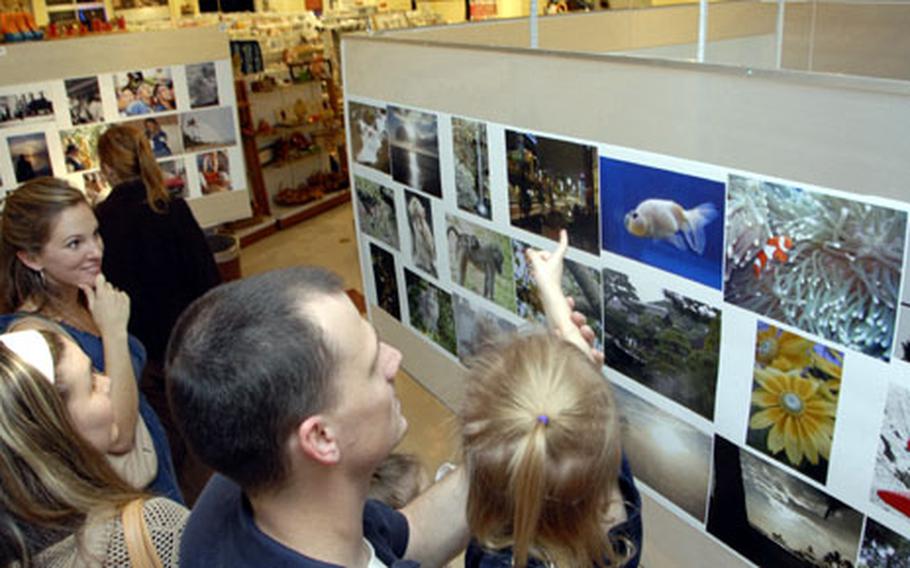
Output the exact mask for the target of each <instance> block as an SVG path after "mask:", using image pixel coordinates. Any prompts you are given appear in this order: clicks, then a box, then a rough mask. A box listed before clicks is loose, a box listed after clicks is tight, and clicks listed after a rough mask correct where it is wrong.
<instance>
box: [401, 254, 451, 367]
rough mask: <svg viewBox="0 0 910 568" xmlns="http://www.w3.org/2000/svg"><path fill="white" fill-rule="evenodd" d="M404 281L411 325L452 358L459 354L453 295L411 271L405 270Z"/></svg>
mask: <svg viewBox="0 0 910 568" xmlns="http://www.w3.org/2000/svg"><path fill="white" fill-rule="evenodd" d="M404 281H405V286H406V288H407V293H408V311H409V312H410V315H411V326H412V327H413V328H414V329H416V330H417V331H419V332H421V333H422V334H424V335H425V336H427V337H428V338H429V339H430V340H431V341H433V342H434V343H436V344H437V345H439V346H440V347H442V348H443V349H445V350H446V351H448V352H449V353H451V354H452V355H457V352H456V340H455V322H454V319H455V313H454V310H453V309H452V295H451V294H449V293H448V292H446V291H444V290H442V289H441V288H438V287H436V286H434V285H433V284H431V283H430V282H429V281H427V280H424V279H423V278H421V277H420V276H418V275H417V273H416V272H411V271H410V270H408V269H407V268H405V269H404Z"/></svg>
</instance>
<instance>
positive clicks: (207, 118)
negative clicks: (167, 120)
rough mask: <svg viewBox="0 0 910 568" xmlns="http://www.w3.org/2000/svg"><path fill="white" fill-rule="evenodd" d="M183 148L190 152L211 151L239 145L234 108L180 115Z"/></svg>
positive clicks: (220, 108) (219, 108)
mask: <svg viewBox="0 0 910 568" xmlns="http://www.w3.org/2000/svg"><path fill="white" fill-rule="evenodd" d="M180 129H181V130H182V131H183V146H184V147H185V148H186V149H187V151H188V152H198V151H199V150H209V149H212V148H220V147H223V146H233V145H234V144H236V143H237V137H236V136H235V132H234V109H233V107H218V108H213V109H206V110H200V111H195V112H187V113H184V114H181V115H180Z"/></svg>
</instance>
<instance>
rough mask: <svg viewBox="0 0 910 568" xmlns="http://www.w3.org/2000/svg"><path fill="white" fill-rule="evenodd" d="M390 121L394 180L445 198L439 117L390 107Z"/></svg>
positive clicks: (390, 154)
mask: <svg viewBox="0 0 910 568" xmlns="http://www.w3.org/2000/svg"><path fill="white" fill-rule="evenodd" d="M388 120H389V124H388V128H389V146H390V149H389V158H390V160H391V168H392V179H394V180H395V181H397V182H398V183H401V184H404V185H406V186H408V187H410V188H412V189H416V190H418V191H422V192H424V193H427V194H429V195H432V196H434V197H442V183H441V182H440V179H439V137H438V135H437V124H436V123H437V121H436V115H435V114H432V113H429V112H420V111H416V110H411V109H407V108H401V107H395V106H390V107H389V115H388Z"/></svg>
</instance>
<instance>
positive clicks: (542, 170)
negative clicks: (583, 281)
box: [506, 130, 600, 254]
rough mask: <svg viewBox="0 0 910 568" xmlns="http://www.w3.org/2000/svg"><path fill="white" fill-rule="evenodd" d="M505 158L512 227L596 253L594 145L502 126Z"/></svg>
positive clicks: (596, 195)
mask: <svg viewBox="0 0 910 568" xmlns="http://www.w3.org/2000/svg"><path fill="white" fill-rule="evenodd" d="M506 162H507V166H508V180H509V219H510V220H511V223H512V225H513V226H515V227H518V228H519V229H524V230H526V231H530V232H532V233H535V234H538V235H541V236H543V237H546V238H548V239H552V240H554V241H556V240H559V231H560V230H561V229H566V231H567V232H568V233H569V246H572V247H575V248H578V249H581V250H583V251H586V252H589V253H591V254H598V253H599V252H600V209H599V206H598V191H597V148H595V147H594V146H585V145H582V144H575V143H573V142H565V141H563V140H555V139H553V138H546V137H544V136H538V135H537V134H532V133H530V132H518V131H513V130H506Z"/></svg>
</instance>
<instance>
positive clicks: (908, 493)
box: [869, 384, 910, 519]
mask: <svg viewBox="0 0 910 568" xmlns="http://www.w3.org/2000/svg"><path fill="white" fill-rule="evenodd" d="M877 443H878V453H877V455H876V456H875V470H874V473H873V477H872V488H871V491H870V495H869V498H870V499H871V500H872V502H873V503H875V504H876V505H878V506H879V507H882V508H883V509H884V510H886V511H888V512H890V513H893V514H895V515H898V516H900V517H902V518H904V519H906V518H907V517H910V450H908V448H910V390H908V389H907V388H905V387H903V386H898V385H895V384H891V385H890V386H889V388H888V399H887V402H886V403H885V416H884V418H883V419H882V428H881V432H880V433H879V438H878V442H877Z"/></svg>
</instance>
